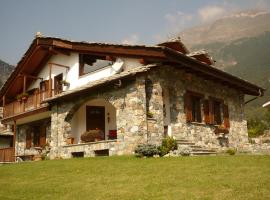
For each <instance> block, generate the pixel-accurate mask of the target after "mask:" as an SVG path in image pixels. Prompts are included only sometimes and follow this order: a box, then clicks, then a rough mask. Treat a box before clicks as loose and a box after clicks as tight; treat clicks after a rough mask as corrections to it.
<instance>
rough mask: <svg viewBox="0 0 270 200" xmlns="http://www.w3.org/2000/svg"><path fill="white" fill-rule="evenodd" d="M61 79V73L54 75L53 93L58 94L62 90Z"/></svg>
mask: <svg viewBox="0 0 270 200" xmlns="http://www.w3.org/2000/svg"><path fill="white" fill-rule="evenodd" d="M62 80H63V74H58V75H57V76H55V77H54V94H55V95H57V94H60V93H61V92H63V85H62V83H61V81H62Z"/></svg>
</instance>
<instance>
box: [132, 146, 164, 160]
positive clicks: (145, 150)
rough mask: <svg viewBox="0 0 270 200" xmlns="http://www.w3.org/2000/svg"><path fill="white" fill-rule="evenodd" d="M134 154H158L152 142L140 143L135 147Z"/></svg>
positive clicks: (147, 155) (151, 155) (140, 155)
mask: <svg viewBox="0 0 270 200" xmlns="http://www.w3.org/2000/svg"><path fill="white" fill-rule="evenodd" d="M135 154H136V156H138V157H144V156H146V157H153V156H154V155H158V154H159V150H158V148H157V146H156V145H154V144H140V145H138V146H137V147H136V149H135Z"/></svg>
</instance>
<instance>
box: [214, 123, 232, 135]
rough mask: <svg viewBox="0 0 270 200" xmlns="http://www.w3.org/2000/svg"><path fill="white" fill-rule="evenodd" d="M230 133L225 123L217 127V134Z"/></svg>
mask: <svg viewBox="0 0 270 200" xmlns="http://www.w3.org/2000/svg"><path fill="white" fill-rule="evenodd" d="M221 133H223V134H228V133H229V130H228V129H227V128H226V127H225V126H224V125H219V126H217V127H216V128H215V134H221Z"/></svg>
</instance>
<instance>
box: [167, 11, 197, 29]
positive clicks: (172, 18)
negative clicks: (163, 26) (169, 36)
mask: <svg viewBox="0 0 270 200" xmlns="http://www.w3.org/2000/svg"><path fill="white" fill-rule="evenodd" d="M164 18H165V19H166V20H167V22H168V23H169V25H170V26H171V27H172V28H173V29H174V30H179V29H181V28H183V27H185V26H186V25H187V24H188V23H189V22H191V21H192V20H193V15H192V14H186V13H183V12H181V11H177V12H176V13H173V14H172V13H168V14H166V15H165V16H164Z"/></svg>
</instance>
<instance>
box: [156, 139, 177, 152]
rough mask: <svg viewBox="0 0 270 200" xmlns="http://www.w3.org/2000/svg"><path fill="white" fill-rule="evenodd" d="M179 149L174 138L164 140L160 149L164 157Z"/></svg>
mask: <svg viewBox="0 0 270 200" xmlns="http://www.w3.org/2000/svg"><path fill="white" fill-rule="evenodd" d="M176 149H177V142H176V140H175V139H173V138H172V137H166V138H164V139H163V140H162V144H161V146H159V147H158V150H159V155H160V156H164V155H166V154H168V153H169V152H170V151H173V150H176Z"/></svg>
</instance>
